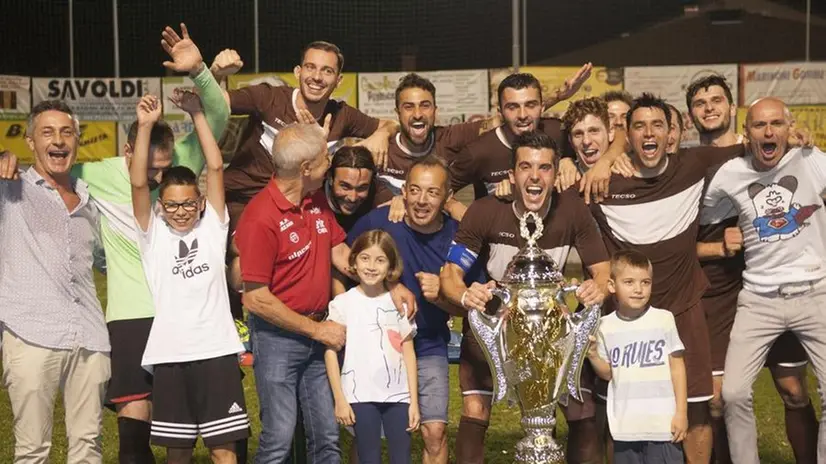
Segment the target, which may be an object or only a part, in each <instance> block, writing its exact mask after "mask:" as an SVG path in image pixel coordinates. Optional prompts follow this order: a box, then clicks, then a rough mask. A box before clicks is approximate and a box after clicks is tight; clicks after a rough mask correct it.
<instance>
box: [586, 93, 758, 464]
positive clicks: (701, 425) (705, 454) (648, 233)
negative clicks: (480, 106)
mask: <svg viewBox="0 0 826 464" xmlns="http://www.w3.org/2000/svg"><path fill="white" fill-rule="evenodd" d="M627 123H628V128H629V131H628V134H629V135H628V137H629V141H630V145H631V150H630V151H631V153H630V155H631V156H630V157H631V160H632V162H633V164H634V166H635V169H636V172H635V176H633V177H630V178H625V177H623V176H620V175H617V174H614V175H613V176H612V177H611V188H610V191H609V192H608V193H607V195H605V198H604V200H603V201H602V202H601V203H598V204H596V203H595V204H592V206H591V210H592V212H593V214H594V217H595V218H596V219H597V223H598V224H599V228H600V231H601V233H602V236H603V239H604V241H605V244H606V247H607V248H608V251H609V252H612V253H613V252H615V251H618V250H623V249H636V250H638V251H641V252H643V253H645V254H646V256H648V258H649V259H650V260H651V262H652V264H653V266H654V287H653V293H652V296H651V304H652V305H654V306H657V307H659V308H664V309H668V310H670V311H672V312H673V313H674V315H675V321H676V323H677V329H678V330H679V332H680V337H681V339H682V341H683V343H684V344H685V346H686V351H685V362H686V369H687V374H688V379H689V383H688V397H689V408H688V418H689V431H688V435H687V437H686V440H685V442H684V448H685V455H686V460H687V462H689V463H695V462H702V463H707V462H709V458H710V454H711V428H710V425H709V417H708V416H709V414H708V401H709V400H710V399H711V398H712V396H713V388H712V380H711V377H712V376H711V353H710V347H709V339H708V330H707V328H706V320H705V313H704V311H703V308H702V304H701V301H700V300H701V297H702V295H703V293H704V292H705V288H706V287H707V285H708V281H707V280H706V277H705V275H704V274H703V273H702V269H701V268H700V266H699V262H698V260H697V254H696V246H695V244H696V237H697V228H698V214H699V200H700V196H701V194H702V190H703V184H704V179H705V176H706V173H707V171H708V169H709V168H710V167H712V166H715V165H718V164H720V163H722V162H724V161H726V160H728V159H730V158H733V157H736V156H740V155H742V153H743V147H742V146H734V147H729V148H712V147H695V148H688V149H684V150H682V151H681V153H680V155H678V156H674V155H667V154H666V149H667V146H668V138H669V133H670V131H671V112H670V110H669V108H668V106H667V105H666V103H665V102H664V101H663V100H661V99H659V98H656V97H654V96H652V95H650V94H643V95H642V96H640V97H639V98H637V99H635V100H634V102H633V104H632V106H631V109H630V111H629V114H628V117H627Z"/></svg>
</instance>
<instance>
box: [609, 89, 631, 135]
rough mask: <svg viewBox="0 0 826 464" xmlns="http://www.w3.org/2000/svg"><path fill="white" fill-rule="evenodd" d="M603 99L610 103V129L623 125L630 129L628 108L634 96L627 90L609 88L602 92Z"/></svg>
mask: <svg viewBox="0 0 826 464" xmlns="http://www.w3.org/2000/svg"><path fill="white" fill-rule="evenodd" d="M602 100H603V101H605V104H607V105H608V121H609V122H610V129H614V128H616V127H621V128H622V129H623V130H625V131H627V130H628V123H627V121H628V119H627V116H628V110H630V109H631V103H632V102H633V101H634V98H633V97H632V96H631V94H630V93H628V92H626V91H625V90H609V91H607V92H605V93H603V94H602Z"/></svg>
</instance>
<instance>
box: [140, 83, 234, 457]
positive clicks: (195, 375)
mask: <svg viewBox="0 0 826 464" xmlns="http://www.w3.org/2000/svg"><path fill="white" fill-rule="evenodd" d="M171 100H172V101H173V102H174V103H175V104H176V105H177V106H179V107H180V108H182V109H183V110H185V111H187V112H188V113H190V115H191V116H192V121H193V123H194V125H195V131H196V132H197V134H198V139H199V142H200V144H201V147H202V149H203V152H204V157H205V158H206V167H207V192H206V198H204V197H203V196H201V193H200V191H199V190H198V177H197V175H196V174H195V173H194V172H192V171H191V170H190V169H188V168H186V167H173V168H170V169H169V170H167V171H166V172H165V173H164V175H163V180H162V181H161V185H160V196H159V198H158V205H157V208H153V204H152V199H151V196H150V193H149V186H148V182H147V178H146V169H147V163H148V158H149V139H150V133H151V130H152V127H153V126H154V124H155V123H156V122H157V121H158V120H159V119H160V116H161V102H160V100H159V99H158V98H157V97H155V96H151V95H147V96H145V97H143V98H142V99H141V101H140V103H139V104H138V108H137V119H138V134H137V138H136V140H135V150H134V155H133V160H132V165H131V166H130V171H129V174H130V182H131V184H132V208H133V210H134V213H135V221H136V222H137V225H138V229H139V230H138V246H139V249H140V253H141V261H142V263H143V269H144V273H145V274H146V280H147V283H148V284H149V289H150V291H151V293H152V297H153V300H154V303H155V311H156V314H155V319H154V321H153V322H152V329H151V330H150V332H149V339H148V340H147V342H146V349H145V351H144V353H143V360H142V361H141V365H142V366H143V367H144V368H145V369H146V370H148V371H150V372H152V373H153V374H154V392H153V393H154V398H153V399H154V411H153V413H154V414H153V418H152V427H151V441H152V444H154V445H158V446H166V447H167V457H168V462H170V463H179V462H180V463H188V462H189V461H190V460H191V458H192V449H193V448H194V445H195V441H196V440H197V439H198V436H199V435H200V436H201V438H202V439H203V440H204V445H206V446H207V447H208V448H209V449H210V454H211V457H212V461H213V462H215V463H227V464H234V463H235V462H236V455H235V446H234V442H235V441H237V440H241V439H245V438H247V437H249V433H250V432H249V417H248V416H247V412H246V405H245V403H244V391H243V387H242V385H241V373H240V370H239V368H238V357H237V355H238V354H239V353H243V352H244V347H243V345H242V344H241V340H240V339H239V338H238V332H237V331H236V330H235V325H234V323H233V320H232V316H231V313H230V308H229V297H228V295H227V282H226V274H225V273H224V255H225V253H226V243H227V231H228V229H229V215H228V213H227V209H226V204H225V201H224V185H223V162H222V159H221V151H220V149H219V148H218V144H217V143H216V142H215V138H214V137H213V136H212V134H211V132H210V131H209V127H208V125H207V123H206V118H205V117H204V115H203V112H202V109H201V102H200V99H199V98H198V96H197V95H195V94H194V93H191V92H178V91H176V93H175V94H174V95H173V97H172V98H171ZM153 210H154V211H153Z"/></svg>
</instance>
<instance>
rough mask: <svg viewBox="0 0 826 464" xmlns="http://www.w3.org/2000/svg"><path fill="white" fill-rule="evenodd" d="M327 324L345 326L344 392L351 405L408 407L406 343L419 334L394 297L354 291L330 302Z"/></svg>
mask: <svg viewBox="0 0 826 464" xmlns="http://www.w3.org/2000/svg"><path fill="white" fill-rule="evenodd" d="M328 320H331V321H335V322H338V323H339V324H343V325H344V326H346V327H347V340H346V344H345V351H344V365H343V366H342V368H341V388H342V389H343V390H344V396H345V398H347V402H348V403H369V402H375V403H409V402H410V390H409V389H408V387H407V369H406V368H405V365H404V357H403V356H402V342H403V341H404V340H405V339H412V338H413V337H414V336H415V332H416V327H415V324H413V325H411V324H410V322H408V320H407V318H405V317H404V315H402V314H400V313H399V312H398V310H396V306H395V305H394V304H393V301H392V300H391V299H390V293H389V292H387V293H383V294H382V295H380V296H377V297H375V298H370V297H368V296H366V295H365V294H364V293H362V292H361V290H359V288H358V287H354V288H352V289H350V290H349V291H347V292H346V293H342V294H341V295H339V296H337V297H335V298H334V299H333V301H331V302H330V315H329V316H328Z"/></svg>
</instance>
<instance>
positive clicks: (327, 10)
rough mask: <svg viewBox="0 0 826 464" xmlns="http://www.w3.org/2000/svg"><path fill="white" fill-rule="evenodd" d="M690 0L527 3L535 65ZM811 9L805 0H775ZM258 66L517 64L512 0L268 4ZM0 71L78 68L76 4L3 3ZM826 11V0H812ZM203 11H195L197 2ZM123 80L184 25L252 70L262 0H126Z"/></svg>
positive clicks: (82, 51) (85, 71)
mask: <svg viewBox="0 0 826 464" xmlns="http://www.w3.org/2000/svg"><path fill="white" fill-rule="evenodd" d="M687 1H688V0H578V1H567V0H528V24H527V26H528V52H529V55H528V61H529V62H534V61H539V60H542V59H544V58H548V57H552V56H555V55H559V54H563V53H565V52H568V51H572V50H576V49H579V48H582V47H584V46H587V45H589V44H593V43H597V42H600V41H602V40H605V39H608V38H611V37H616V36H618V35H620V34H621V33H623V32H628V31H633V30H636V29H639V28H641V27H644V26H646V25H650V24H654V23H656V22H659V21H662V20H664V19H669V18H674V17H678V16H680V15H681V13H682V8H683V5H684V4H685V3H687ZM775 1H776V2H778V3H784V4H788V5H789V6H791V7H793V8H795V9H798V10H801V11H803V10H805V0H775ZM259 3H260V10H259V15H260V44H261V47H260V60H261V62H260V68H261V71H285V70H289V69H291V68H292V67H293V66H294V65H295V64H296V62H297V61H298V59H299V57H298V54H299V51H300V50H301V48H302V46H303V45H304V44H306V43H308V42H310V41H312V40H317V39H323V40H329V41H332V42H335V43H337V44H338V45H339V46H340V47H341V48H342V49H343V51H344V54H345V68H346V70H347V71H390V70H401V69H402V68H403V66H405V65H404V64H403V56H404V55H407V56H408V59H407V60H406V61H405V63H407V67H408V68H412V69H418V70H428V69H461V68H465V69H467V68H491V67H501V66H507V65H509V64H510V62H511V13H510V5H511V2H510V1H508V0H418V1H417V0H410V1H406V2H400V1H396V0H369V1H365V0H277V1H276V0H260V2H259ZM2 4H3V14H2V15H0V37H2V43H3V45H4V56H3V60H2V66H0V74H23V75H33V76H68V75H69V58H68V57H69V40H68V36H69V28H68V24H69V15H68V5H69V2H68V0H3V2H2ZM812 4H813V5H812V6H813V9H814V12H815V13H816V14H818V13H819V14H821V15H823V17H826V2H824V1H820V0H813V1H812ZM196 7H197V8H196ZM118 10H119V11H118V18H119V28H120V31H119V36H120V41H119V42H120V47H119V50H120V61H121V65H120V71H121V76H158V75H163V74H164V69H163V67H162V66H161V62H162V61H163V60H164V53H163V51H162V50H161V48H160V45H159V44H160V31H161V29H162V27H163V26H164V25H166V24H177V23H178V22H180V21H185V22H186V23H187V25H188V26H189V29H190V32H192V34H193V38H194V39H195V41H196V43H197V44H198V45H199V47H200V48H201V51H202V53H203V54H204V56H205V58H206V59H207V60H208V61H211V59H212V57H213V56H214V55H215V53H217V52H218V51H220V50H221V49H223V48H235V49H236V50H238V51H239V53H240V54H241V56H242V58H243V59H244V60H245V62H246V66H245V69H244V70H245V71H247V72H251V71H253V70H254V68H253V66H254V56H253V55H254V54H253V50H254V46H253V43H254V33H253V26H252V24H253V0H187V1H178V2H169V1H157V0H119V8H118ZM74 24H75V28H74V35H75V51H74V57H75V75H77V76H87V77H102V76H111V75H113V74H114V57H113V55H114V44H113V37H114V34H113V30H112V29H113V28H112V2H111V1H110V0H75V1H74Z"/></svg>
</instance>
